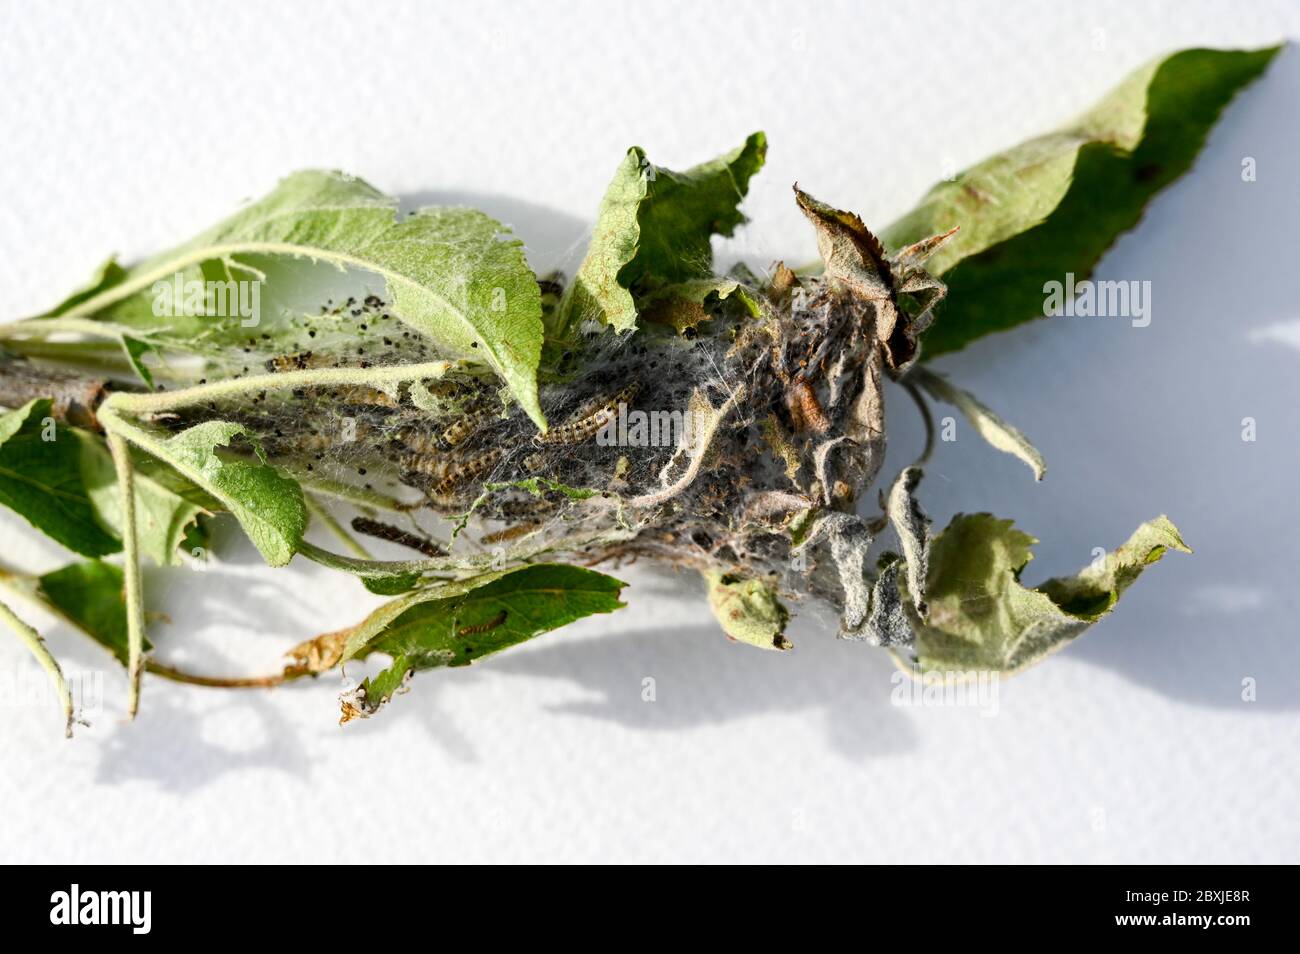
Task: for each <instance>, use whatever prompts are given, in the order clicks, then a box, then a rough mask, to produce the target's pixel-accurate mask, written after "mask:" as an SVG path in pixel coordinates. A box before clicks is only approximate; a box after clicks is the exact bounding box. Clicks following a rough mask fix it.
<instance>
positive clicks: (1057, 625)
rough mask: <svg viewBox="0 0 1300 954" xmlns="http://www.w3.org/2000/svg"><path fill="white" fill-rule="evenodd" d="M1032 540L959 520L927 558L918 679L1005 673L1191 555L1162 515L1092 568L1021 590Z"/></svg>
mask: <svg viewBox="0 0 1300 954" xmlns="http://www.w3.org/2000/svg"><path fill="white" fill-rule="evenodd" d="M1035 542H1036V541H1035V540H1034V538H1033V537H1031V536H1029V535H1028V534H1026V533H1022V532H1020V531H1019V530H1015V529H1013V528H1012V525H1011V521H1010V520H998V519H997V518H995V517H993V516H992V515H991V514H987V513H980V514H958V515H957V516H956V517H954V518H953V520H952V522H951V523H950V524H949V525H948V527H947V529H945V530H944V531H943V532H942V533H941V534H939V535H938V536H937V537H936V538H935V540H934V543H933V545H932V547H931V550H930V575H929V585H928V588H927V595H928V597H929V603H930V615H929V617H928V619H927V620H926V621H925V622H924V623H919V621H918V623H917V641H916V655H917V666H918V667H919V668H920V669H921V670H922V671H925V672H931V671H936V672H937V671H944V672H970V671H990V670H992V671H998V672H1013V671H1015V670H1018V669H1023V668H1024V667H1026V666H1028V665H1031V664H1032V663H1035V662H1037V661H1038V660H1040V659H1042V658H1043V657H1044V656H1046V655H1048V654H1049V653H1052V652H1055V651H1056V650H1058V649H1060V648H1062V647H1063V646H1064V645H1065V644H1066V643H1068V642H1070V641H1071V640H1072V639H1074V638H1075V637H1077V636H1078V635H1079V634H1080V633H1082V632H1083V631H1084V630H1085V629H1087V628H1088V627H1089V626H1090V625H1091V624H1092V623H1093V622H1095V621H1096V620H1097V619H1099V618H1100V617H1101V616H1103V615H1104V614H1105V613H1106V612H1107V611H1108V610H1109V609H1110V608H1111V607H1112V606H1114V604H1115V602H1116V601H1117V600H1118V599H1119V597H1120V594H1121V593H1123V592H1124V590H1125V589H1127V587H1128V586H1129V584H1131V583H1132V582H1133V581H1134V580H1135V579H1136V578H1137V577H1138V575H1139V574H1140V573H1141V572H1142V570H1144V569H1145V568H1146V567H1147V566H1150V565H1151V564H1152V563H1155V562H1156V561H1157V560H1159V559H1160V557H1161V556H1163V555H1164V553H1165V552H1166V551H1167V550H1181V551H1183V552H1185V553H1187V552H1190V550H1188V548H1187V546H1186V545H1185V544H1184V543H1183V541H1182V539H1181V538H1180V537H1179V535H1178V531H1177V529H1175V527H1174V525H1173V524H1172V523H1170V522H1169V520H1168V519H1167V518H1165V517H1158V518H1156V519H1155V520H1152V521H1149V522H1148V523H1145V524H1143V525H1142V526H1141V527H1139V528H1138V529H1137V531H1136V532H1135V533H1134V534H1133V536H1132V537H1130V538H1129V541H1128V542H1127V543H1125V544H1124V545H1123V546H1121V547H1120V548H1119V549H1118V550H1116V551H1115V552H1114V553H1112V554H1109V555H1108V556H1107V557H1106V559H1105V561H1104V563H1103V564H1102V565H1100V566H1098V567H1093V568H1089V569H1085V570H1083V571H1082V572H1080V573H1079V574H1078V575H1077V576H1074V577H1067V578H1062V579H1055V580H1049V581H1048V582H1046V583H1044V584H1043V585H1041V586H1039V587H1036V588H1034V589H1029V588H1027V587H1025V586H1024V585H1023V584H1022V583H1021V582H1020V574H1021V572H1022V571H1023V570H1024V568H1025V565H1026V564H1027V563H1028V562H1029V561H1030V559H1032V554H1031V553H1030V549H1029V548H1030V546H1031V545H1032V544H1033V543H1035Z"/></svg>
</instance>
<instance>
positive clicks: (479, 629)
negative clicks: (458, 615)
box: [456, 610, 509, 636]
mask: <svg viewBox="0 0 1300 954" xmlns="http://www.w3.org/2000/svg"><path fill="white" fill-rule="evenodd" d="M507 615H509V611H508V610H502V611H501V612H500V613H497V615H496V616H493V617H492V618H491V619H489V620H484V621H483V622H481V623H475V624H474V625H473V626H462V627H460V628H459V629H458V630H456V635H457V636H477V635H478V634H479V633H486V632H488V631H489V630H493V629H496V628H497V627H498V626H500V625H501V624H502V623H504V622H505V621H506V616H507Z"/></svg>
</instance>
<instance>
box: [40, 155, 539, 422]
mask: <svg viewBox="0 0 1300 954" xmlns="http://www.w3.org/2000/svg"><path fill="white" fill-rule="evenodd" d="M396 213H397V202H396V200H394V199H392V198H390V197H388V196H386V195H384V194H383V193H381V192H379V191H378V190H376V189H375V188H373V187H372V186H370V185H369V184H367V183H366V182H363V181H362V180H360V179H357V178H355V177H353V176H348V175H344V174H343V173H338V172H321V171H307V172H299V173H296V174H294V175H291V176H289V177H288V178H286V179H284V180H283V181H282V182H281V183H280V184H279V185H278V186H277V187H276V189H275V190H274V191H273V192H271V194H270V195H268V196H266V197H265V198H263V199H261V200H260V201H258V202H254V203H253V204H251V205H249V206H247V207H245V208H244V209H241V210H240V211H239V212H237V213H235V214H234V215H232V216H231V217H230V218H228V219H226V220H225V221H224V222H221V223H220V224H218V225H216V226H214V227H213V228H211V229H209V230H208V231H207V232H204V233H203V234H202V235H200V236H198V237H197V238H195V239H193V240H192V241H189V242H187V243H185V244H184V245H181V246H179V247H177V248H175V249H172V250H171V251H168V252H165V253H163V254H161V255H157V256H155V257H153V258H150V259H148V260H146V261H144V262H141V263H140V264H139V265H136V266H134V267H133V268H130V269H122V268H121V267H119V266H118V265H116V263H114V262H110V263H108V264H107V265H105V266H104V267H102V268H101V269H100V271H99V273H98V274H97V275H96V276H95V280H94V281H93V282H92V283H91V285H90V286H89V287H88V288H87V289H83V290H82V291H79V292H78V293H76V294H74V295H73V296H71V297H70V298H68V299H67V300H65V301H64V302H62V303H60V304H59V305H58V306H57V307H56V308H54V309H52V310H51V311H50V312H47V313H46V314H45V315H43V316H41V317H42V318H78V317H84V318H95V319H104V320H107V321H110V322H112V321H120V322H123V323H125V324H126V325H128V326H130V327H131V328H132V329H133V332H134V333H135V334H137V335H140V334H145V335H147V334H149V333H150V332H152V331H161V330H162V329H164V328H165V327H166V326H167V325H168V324H169V323H174V322H173V320H172V319H170V318H167V319H162V318H158V317H156V316H155V315H154V314H153V311H152V310H151V308H150V307H148V305H149V301H150V299H151V297H152V295H153V292H152V289H153V288H154V286H155V283H158V282H162V283H164V284H165V283H167V282H169V281H171V280H172V278H173V276H175V275H186V276H190V275H193V276H196V277H207V275H208V272H203V267H204V266H205V265H210V264H211V263H216V265H218V266H219V271H220V272H221V274H222V275H223V276H227V277H228V276H229V275H230V274H231V272H232V266H233V271H240V270H241V268H242V269H245V270H247V275H248V276H249V277H252V276H254V275H255V274H258V273H257V272H256V271H255V270H254V269H252V267H251V266H248V265H246V264H244V265H242V266H241V262H245V263H246V262H248V261H250V260H252V259H254V258H260V257H265V256H272V257H282V258H283V257H290V258H300V259H309V260H311V261H314V262H325V263H329V264H331V265H334V266H337V267H339V268H355V269H364V270H366V271H369V272H373V273H375V274H377V275H379V276H381V277H382V278H383V279H384V281H385V282H386V283H387V285H388V291H389V295H390V296H391V298H392V300H393V309H394V312H395V314H396V315H397V317H399V318H400V319H401V320H402V321H404V322H405V323H406V324H408V325H410V326H411V327H413V328H415V329H417V330H418V331H420V332H421V333H423V334H424V335H427V336H428V337H429V338H430V339H431V340H432V341H433V342H435V343H436V345H437V346H438V349H439V351H440V352H441V353H443V354H446V355H447V356H449V357H457V358H464V359H466V360H472V361H475V362H480V363H485V364H486V365H488V366H489V367H491V368H492V370H493V371H495V372H496V373H497V375H499V376H500V378H501V379H502V380H503V381H504V382H505V384H506V385H507V387H508V388H509V389H510V392H511V394H513V395H514V397H515V399H516V400H517V401H518V402H519V404H520V406H521V407H523V408H524V410H525V411H527V412H528V414H529V416H530V417H531V418H532V419H533V420H534V421H535V422H536V423H537V425H538V426H539V427H541V426H544V425H545V419H544V417H543V416H542V412H541V408H540V406H539V405H538V403H537V366H538V362H539V360H540V358H541V349H542V306H541V293H540V291H539V289H538V287H537V281H536V278H535V276H534V275H533V272H532V270H531V269H530V268H529V267H528V263H527V261H526V259H525V257H524V252H523V247H522V243H520V242H519V241H517V240H513V239H509V240H507V239H503V238H502V235H503V233H504V232H505V231H506V230H505V228H504V227H503V226H502V225H501V224H500V223H499V222H497V221H495V220H494V219H491V218H489V217H488V216H486V215H484V214H483V213H481V212H477V211H475V210H473V209H465V208H427V209H422V210H420V211H419V212H418V213H417V214H415V215H411V216H407V217H404V218H402V219H400V220H398V218H397V216H396ZM210 271H211V269H209V272H210ZM142 303H143V305H144V307H142ZM35 320H37V321H39V320H40V319H35ZM204 320H206V319H203V318H201V317H200V318H198V319H194V318H190V319H187V320H184V321H181V322H180V325H179V327H177V328H174V329H172V330H173V333H174V334H176V335H178V336H181V337H183V336H185V335H193V334H195V332H196V326H195V323H196V322H197V323H198V324H197V327H200V328H201V327H202V323H203V321H204ZM127 347H128V356H129V357H130V358H131V361H132V364H133V365H134V366H135V367H136V368H137V370H142V371H143V372H144V373H145V374H147V369H144V368H143V365H142V364H141V362H140V361H139V357H140V353H141V351H142V347H143V346H142V345H141V344H140V343H138V342H137V344H135V345H127ZM132 349H134V350H132Z"/></svg>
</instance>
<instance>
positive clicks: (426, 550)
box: [352, 517, 447, 558]
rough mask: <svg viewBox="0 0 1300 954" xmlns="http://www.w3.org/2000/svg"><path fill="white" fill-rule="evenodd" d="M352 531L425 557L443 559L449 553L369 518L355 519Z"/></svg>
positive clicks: (390, 525)
mask: <svg viewBox="0 0 1300 954" xmlns="http://www.w3.org/2000/svg"><path fill="white" fill-rule="evenodd" d="M352 529H353V530H355V531H356V532H357V533H364V534H365V535H366V536H368V537H376V538H378V539H380V540H387V541H388V542H389V543H396V544H397V545H398V546H403V547H406V548H408V549H410V550H414V551H416V552H417V553H423V554H424V555H425V556H427V557H430V558H433V557H443V556H446V555H447V551H446V550H444V549H443V548H442V547H440V546H438V545H437V544H436V543H434V542H433V541H432V540H426V539H424V537H421V536H417V535H416V534H414V533H410V532H408V531H406V530H402V529H400V528H398V527H394V526H393V525H392V524H389V523H381V522H380V521H378V520H371V519H369V518H367V517H353V518H352Z"/></svg>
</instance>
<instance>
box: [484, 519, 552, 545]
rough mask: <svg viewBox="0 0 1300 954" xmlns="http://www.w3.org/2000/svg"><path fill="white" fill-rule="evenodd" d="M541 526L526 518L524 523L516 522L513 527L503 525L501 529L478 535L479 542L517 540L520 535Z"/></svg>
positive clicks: (489, 543)
mask: <svg viewBox="0 0 1300 954" xmlns="http://www.w3.org/2000/svg"><path fill="white" fill-rule="evenodd" d="M540 526H541V523H539V522H538V521H536V520H528V521H525V522H524V523H517V524H515V525H514V526H513V527H504V528H503V529H501V530H497V531H494V532H492V533H485V534H484V535H483V536H481V537H479V543H483V544H487V545H488V546H491V545H492V544H494V543H505V542H506V541H508V540H517V539H519V538H520V537H522V536H525V535H527V534H529V533H532V532H533V531H534V530H536V529H537V528H538V527H540Z"/></svg>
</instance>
